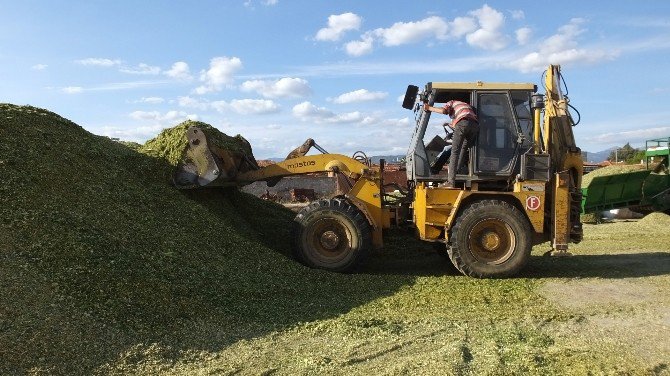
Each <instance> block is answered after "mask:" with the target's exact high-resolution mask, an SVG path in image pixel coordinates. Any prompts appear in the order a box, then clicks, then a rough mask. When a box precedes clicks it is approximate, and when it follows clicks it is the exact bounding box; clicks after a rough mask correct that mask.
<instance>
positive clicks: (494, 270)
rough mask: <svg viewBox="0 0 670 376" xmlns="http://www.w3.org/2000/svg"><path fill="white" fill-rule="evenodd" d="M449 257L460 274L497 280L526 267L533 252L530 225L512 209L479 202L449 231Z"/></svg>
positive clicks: (487, 201)
mask: <svg viewBox="0 0 670 376" xmlns="http://www.w3.org/2000/svg"><path fill="white" fill-rule="evenodd" d="M449 239H450V245H451V246H450V247H449V257H450V258H451V262H452V263H453V264H454V266H455V267H456V268H457V269H458V270H459V271H460V272H461V273H463V274H465V275H468V276H471V277H477V278H500V277H507V276H510V275H513V274H515V273H517V272H518V271H519V270H521V268H523V267H524V265H526V262H528V258H529V257H530V251H531V248H532V230H531V227H530V223H529V222H528V220H527V219H526V218H525V217H524V216H523V214H522V213H521V212H520V211H519V210H517V209H516V208H515V207H514V206H512V205H510V204H508V203H506V202H504V201H497V200H482V201H479V202H476V203H474V204H472V205H470V206H469V207H467V208H466V209H465V210H464V211H463V213H461V214H460V215H459V216H458V218H457V219H456V223H455V224H454V227H453V228H452V230H451V236H450V237H449Z"/></svg>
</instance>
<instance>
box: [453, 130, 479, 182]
mask: <svg viewBox="0 0 670 376" xmlns="http://www.w3.org/2000/svg"><path fill="white" fill-rule="evenodd" d="M477 135H479V123H478V122H476V121H474V120H472V119H463V120H461V121H459V122H458V123H456V125H455V126H454V138H453V139H452V144H451V159H450V160H449V171H448V173H447V184H448V185H454V183H455V182H456V172H457V171H458V170H460V169H461V167H463V164H464V163H465V153H467V151H468V148H470V146H472V145H474V144H475V141H476V140H477Z"/></svg>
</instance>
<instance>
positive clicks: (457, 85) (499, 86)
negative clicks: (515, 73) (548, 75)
mask: <svg viewBox="0 0 670 376" xmlns="http://www.w3.org/2000/svg"><path fill="white" fill-rule="evenodd" d="M426 86H427V88H428V89H429V90H432V89H437V90H528V91H532V92H536V91H537V86H536V85H535V84H530V83H511V82H482V81H477V82H429V83H428V84H427V85H426Z"/></svg>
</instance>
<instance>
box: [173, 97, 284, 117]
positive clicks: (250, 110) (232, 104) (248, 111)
mask: <svg viewBox="0 0 670 376" xmlns="http://www.w3.org/2000/svg"><path fill="white" fill-rule="evenodd" d="M177 103H178V104H179V106H180V107H186V108H197V109H199V110H201V111H207V110H214V111H217V112H220V113H226V112H230V111H233V112H236V113H238V114H241V115H264V114H273V113H277V112H279V111H280V110H281V107H279V105H278V104H277V103H275V102H274V101H271V100H268V99H233V100H232V101H229V102H228V101H224V100H220V101H212V102H210V101H207V100H201V99H197V98H192V97H179V98H178V99H177Z"/></svg>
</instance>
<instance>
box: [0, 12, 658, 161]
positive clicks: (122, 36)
mask: <svg viewBox="0 0 670 376" xmlns="http://www.w3.org/2000/svg"><path fill="white" fill-rule="evenodd" d="M58 3H61V4H58ZM0 10H1V11H0V78H1V79H2V84H1V85H0V102H9V103H15V104H30V105H34V106H38V107H44V108H47V109H49V110H51V111H54V112H57V113H59V114H61V115H63V116H65V117H67V118H69V119H71V120H73V121H74V122H76V123H78V124H80V125H81V126H83V127H84V128H86V129H87V130H89V131H91V132H93V133H95V134H100V135H106V136H110V137H119V138H121V139H125V140H132V141H139V142H143V141H145V140H147V139H149V138H151V137H153V136H155V135H156V134H157V133H158V132H159V131H160V130H161V129H163V128H165V127H169V126H173V125H176V124H178V123H179V122H181V121H183V120H185V119H188V118H191V119H197V120H201V121H205V122H207V123H210V124H212V125H214V126H216V127H218V128H219V129H220V130H222V131H223V132H225V133H227V134H238V133H239V134H242V135H243V136H245V137H246V138H248V139H249V140H250V142H251V144H252V146H253V147H254V152H255V154H256V156H257V157H259V158H268V157H283V156H285V155H286V154H287V153H288V152H289V151H290V150H291V149H292V148H294V147H295V146H297V145H299V144H301V143H302V142H303V141H304V140H305V139H306V138H308V137H312V138H314V139H315V140H316V141H317V143H319V144H320V145H321V146H323V147H324V148H325V149H327V150H328V151H329V152H337V153H343V154H351V153H353V152H354V151H356V150H363V151H365V152H366V153H367V154H368V155H379V154H404V153H405V152H406V150H407V145H408V143H409V139H410V135H411V133H412V129H413V125H412V119H413V117H412V114H411V113H410V112H409V111H406V110H403V109H402V108H401V107H400V99H399V98H400V97H401V96H402V95H403V93H404V91H405V88H406V87H407V85H408V84H416V85H419V86H422V85H423V84H425V83H426V82H428V81H476V80H482V81H496V82H532V83H538V84H539V80H540V74H541V72H542V70H543V68H544V67H546V65H547V64H549V63H557V64H561V65H562V66H563V72H564V75H565V78H566V82H567V85H568V88H569V95H570V99H571V104H572V105H574V106H575V107H577V108H578V110H579V111H580V113H581V116H582V121H581V124H579V125H578V126H577V127H576V128H575V134H576V138H577V143H578V145H579V146H580V147H581V148H582V149H583V150H587V151H592V152H595V151H600V150H604V149H606V148H609V147H612V146H621V145H623V144H624V143H626V142H631V143H632V144H633V145H634V146H640V145H643V144H644V140H645V139H648V138H655V137H668V136H670V120H668V119H669V118H670V106H668V103H670V75H669V74H668V68H669V63H668V60H669V58H670V2H666V1H637V2H627V1H617V2H613V1H589V2H587V1H562V2H560V4H556V6H551V7H549V6H540V4H539V3H537V2H531V1H487V2H473V1H467V2H464V1H460V2H456V1H436V2H424V1H414V2H412V1H383V2H382V1H375V2H373V1H367V2H366V1H360V0H359V1H318V0H312V1H307V0H304V1H297V0H296V1H289V0H227V1H208V0H198V1H174V2H166V1H141V2H136V1H126V0H117V1H99V0H87V1H67V2H56V1H33V0H27V1H20V2H18V1H11V2H10V1H5V0H0ZM434 118H435V120H439V119H437V116H434ZM431 131H432V132H434V133H435V134H438V133H439V132H440V129H439V126H438V125H437V122H436V125H434V126H433V127H432V130H431Z"/></svg>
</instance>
